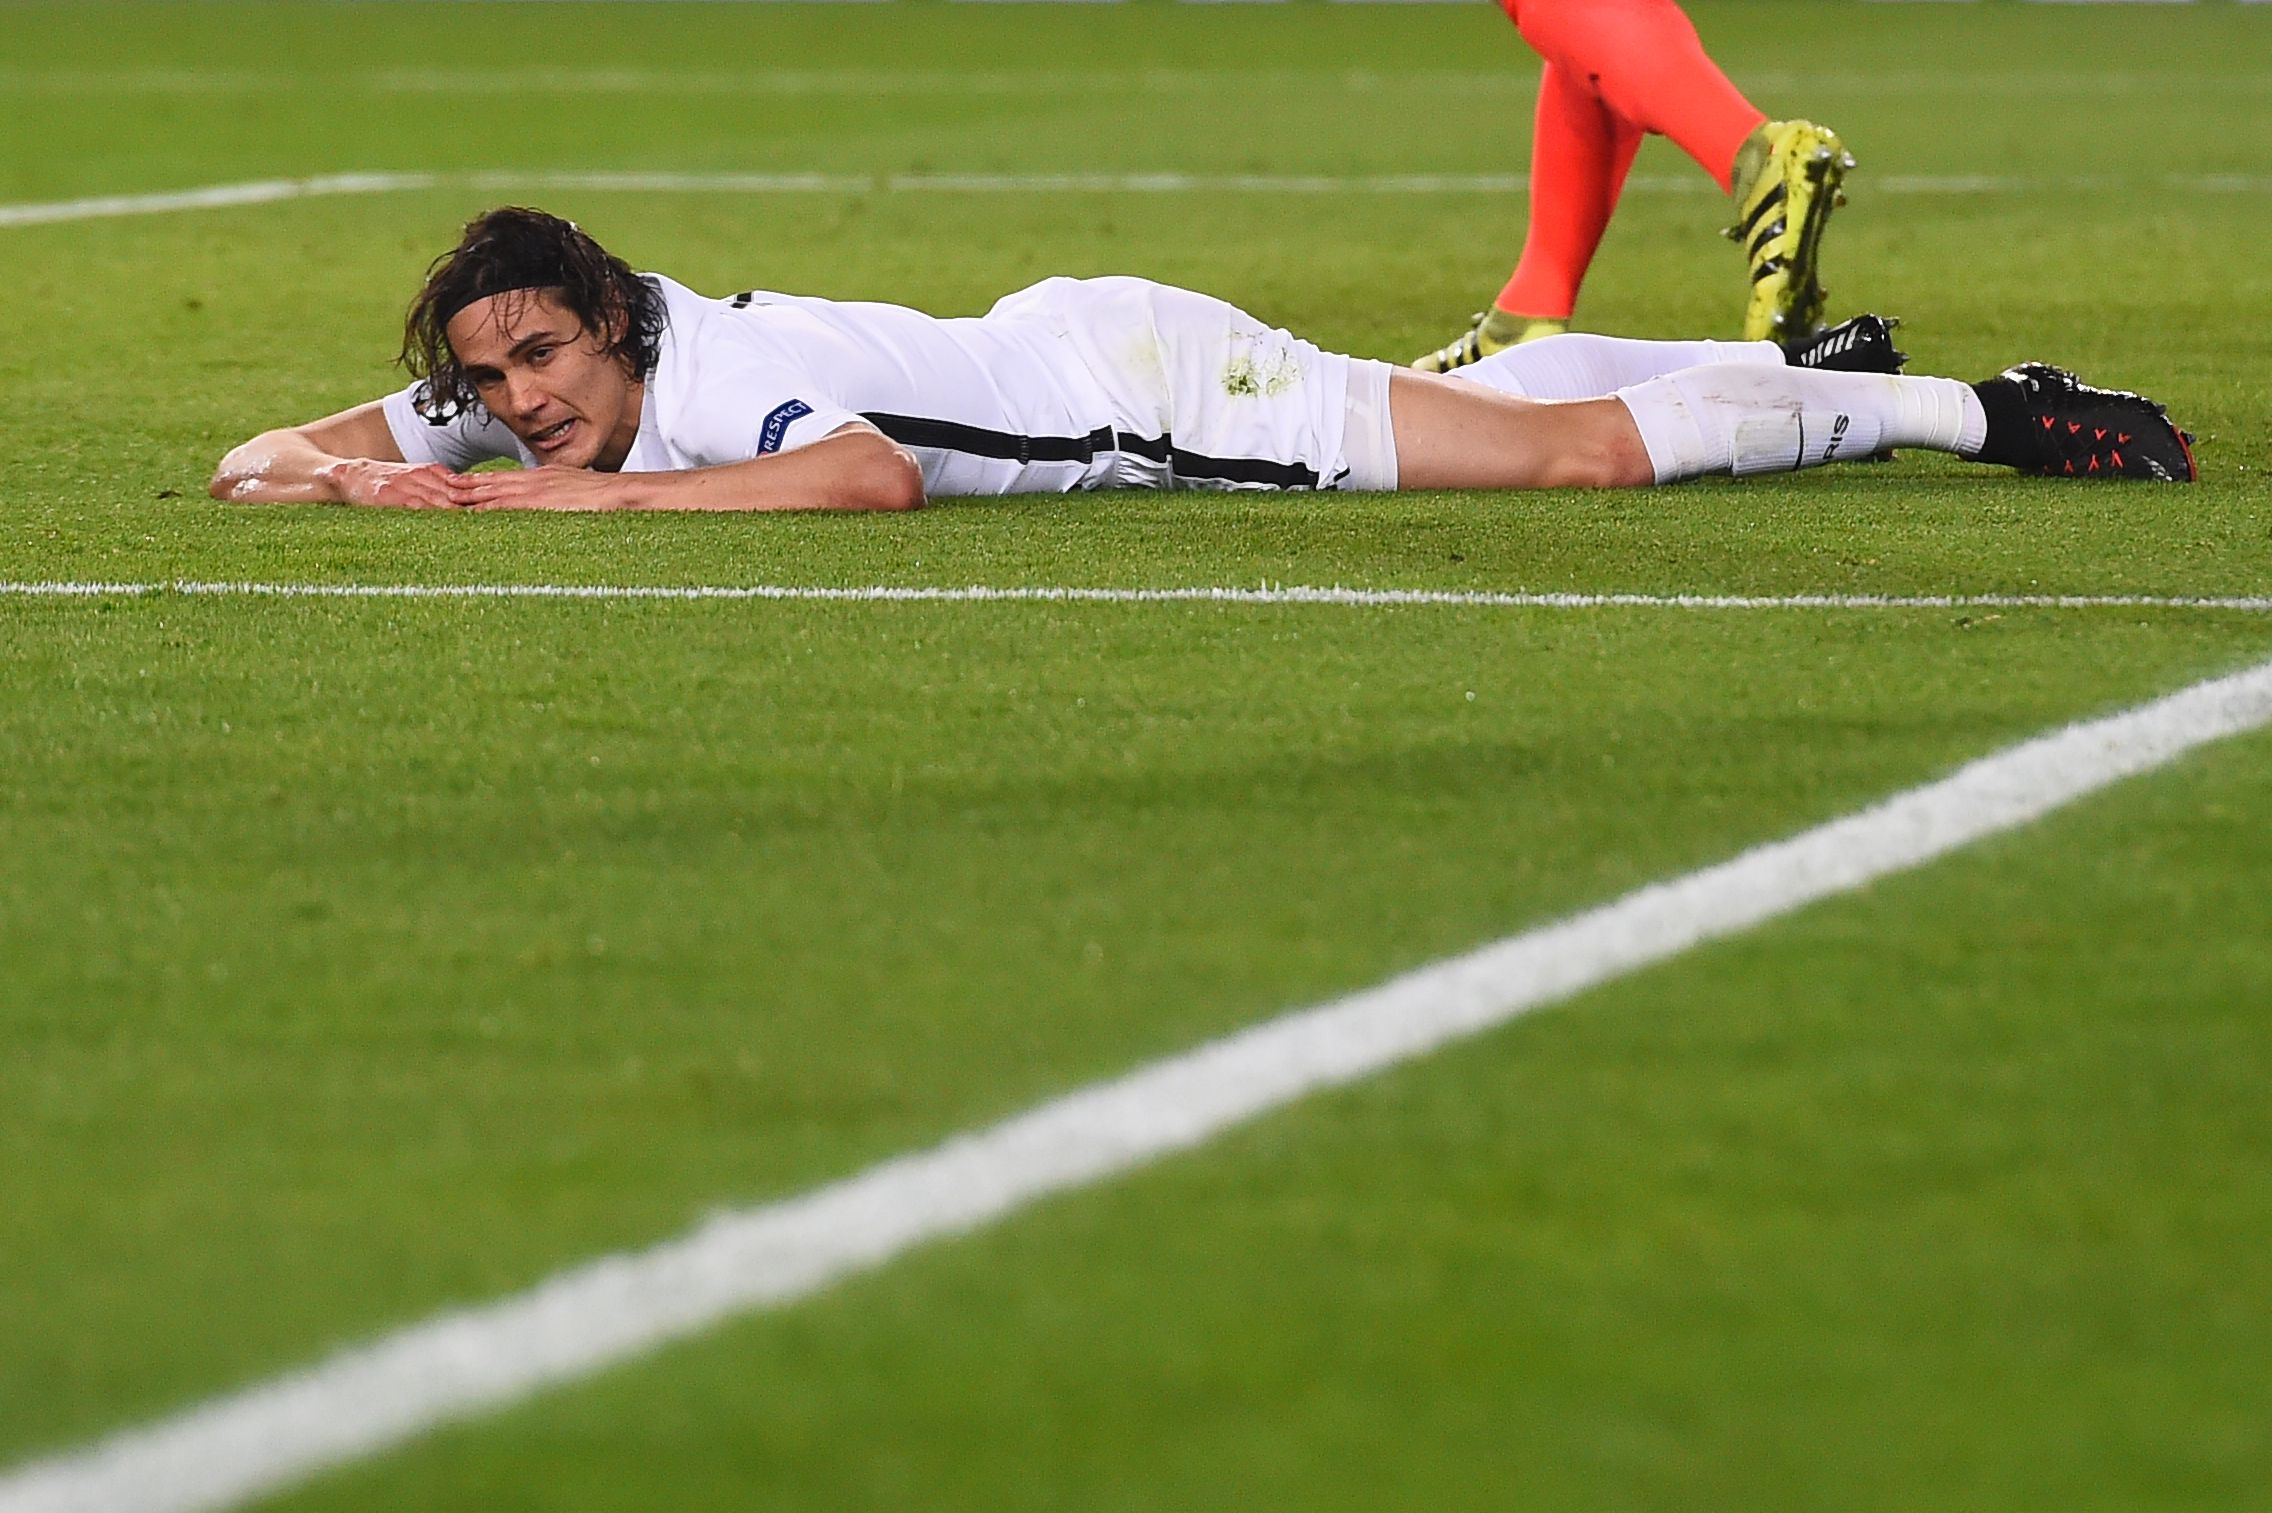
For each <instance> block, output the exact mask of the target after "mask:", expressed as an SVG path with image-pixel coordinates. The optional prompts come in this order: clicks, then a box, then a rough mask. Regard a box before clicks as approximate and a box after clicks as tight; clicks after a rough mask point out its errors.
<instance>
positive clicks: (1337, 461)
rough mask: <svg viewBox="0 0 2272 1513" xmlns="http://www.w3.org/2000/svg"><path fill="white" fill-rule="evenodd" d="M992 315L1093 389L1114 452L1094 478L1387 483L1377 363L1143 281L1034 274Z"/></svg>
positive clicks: (1210, 484) (1216, 483) (1330, 485)
mask: <svg viewBox="0 0 2272 1513" xmlns="http://www.w3.org/2000/svg"><path fill="white" fill-rule="evenodd" d="M996 317H1001V318H1004V319H1020V320H1025V319H1033V320H1041V321H1046V322H1047V323H1048V324H1049V325H1050V326H1051V327H1052V328H1053V329H1054V330H1056V331H1057V332H1058V333H1059V334H1061V335H1062V336H1063V337H1064V338H1065V339H1066V340H1067V342H1068V343H1069V344H1070V346H1071V347H1072V349H1073V351H1074V353H1075V354H1076V355H1077V356H1078V357H1079V359H1080V361H1081V364H1082V366H1083V367H1085V368H1086V369H1087V370H1088V372H1089V374H1090V375H1091V376H1092V377H1093V378H1094V379H1095V380H1096V383H1097V386H1098V388H1099V389H1101V390H1102V391H1103V394H1104V397H1105V399H1106V400H1107V401H1108V402H1109V404H1110V406H1111V409H1112V412H1113V416H1114V422H1113V429H1114V432H1115V433H1116V443H1115V454H1116V455H1115V457H1114V459H1113V463H1112V469H1111V472H1110V475H1109V476H1108V477H1105V478H1101V479H1099V480H1098V482H1097V484H1096V485H1095V486H1099V487H1105V488H1156V489H1391V488H1394V487H1396V454H1395V446H1394V442H1393V440H1391V439H1390V437H1389V432H1388V374H1389V369H1388V365H1387V364H1385V363H1378V362H1368V361H1365V360H1363V359H1359V358H1351V357H1344V356H1342V355H1341V354H1340V353H1338V352H1327V351H1323V350H1321V349H1320V348H1318V347H1317V346H1315V345H1313V344H1312V343H1310V342H1306V341H1304V340H1302V339H1301V338H1300V337H1298V336H1294V335H1292V334H1291V333H1289V332H1286V331H1282V330H1279V329H1277V328H1275V327H1272V326H1266V325H1264V324H1263V323H1262V322H1261V321H1259V320H1257V319H1256V318H1255V317H1253V316H1251V315H1249V314H1247V313H1246V312H1245V311H1244V310H1241V309H1239V308H1238V307H1237V306H1235V305H1231V304H1227V303H1225V302H1224V301H1222V300H1219V299H1215V298H1213V297H1212V296H1209V295H1205V294H1195V293H1193V292H1192V291H1190V290H1188V289H1178V288H1175V287H1173V286H1172V285H1168V284H1155V283H1153V282H1151V281H1150V280H1149V279H1140V278H1091V279H1072V278H1052V279H1046V280H1044V281H1042V282H1041V283H1038V284H1035V285H1034V286H1033V287H1032V288H1030V289H1021V290H1019V291H1018V292H1017V293H1015V294H1012V295H1009V296H1007V297H1006V298H1004V299H1003V300H1002V301H1001V302H1000V303H998V304H996V305H995V306H994V308H993V309H992V310H990V311H988V312H987V318H988V319H989V320H992V319H994V318H996Z"/></svg>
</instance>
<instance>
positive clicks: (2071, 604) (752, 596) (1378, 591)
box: [0, 578, 2272, 614]
mask: <svg viewBox="0 0 2272 1513" xmlns="http://www.w3.org/2000/svg"><path fill="white" fill-rule="evenodd" d="M168 594H177V595H182V596H184V597H188V598H222V599H445V600H447V599H568V600H609V599H631V600H663V601H674V600H675V601H692V600H781V601H787V602H791V603H798V602H803V603H817V604H843V603H854V604H1236V605H1299V604H1319V605H1339V606H1343V607H1346V608H1356V609H1399V608H1428V607H1438V608H1449V609H1673V610H1775V609H1788V610H1805V609H1831V610H1882V609H1964V610H1970V609H1978V610H1998V609H2012V610H2021V609H2155V610H2229V611H2238V612H2242V613H2249V614H2265V613H2272V595H2265V594H2221V595H2220V594H1641V593H1546V592H1539V593H1530V592H1520V591H1511V590H1497V589H1456V588H1443V589H1439V588H1344V587H1341V586H1340V585H1338V584H1334V585H1307V584H1298V583H1297V584H1260V585H1257V586H1255V587H1252V588H1246V587H1238V586H1234V585H1221V586H1197V587H1181V588H1172V587H1171V588H1111V587H1098V588H1091V587H1080V586H1073V585H1056V584H1038V585H1035V584H1028V585H1016V584H1013V585H1006V586H995V585H990V584H982V583H972V584H961V585H946V584H901V583H873V584H854V585H836V584H798V583H746V584H675V583H654V584H649V583H226V582H203V581H199V580H196V579H189V578H177V579H173V580H170V581H163V582H146V583H104V582H70V581H55V582H29V581H27V582H0V599H139V598H152V597H157V596H162V595H168Z"/></svg>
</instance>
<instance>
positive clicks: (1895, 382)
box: [1389, 363, 2196, 489]
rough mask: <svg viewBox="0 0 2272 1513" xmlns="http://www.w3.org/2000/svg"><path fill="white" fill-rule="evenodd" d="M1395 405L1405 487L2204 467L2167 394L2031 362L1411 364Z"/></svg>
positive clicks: (2154, 472)
mask: <svg viewBox="0 0 2272 1513" xmlns="http://www.w3.org/2000/svg"><path fill="white" fill-rule="evenodd" d="M1389 404H1390V414H1391V420H1392V424H1393V428H1394V436H1395V444H1396V465H1397V466H1396V476H1397V483H1398V486H1399V487H1400V488H1408V489H1414V488H1556V487H1599V488H1617V487H1632V486H1637V485H1640V484H1647V483H1672V482H1675V481H1678V480H1680V479H1684V478H1700V477H1705V476H1709V475H1712V474H1733V475H1735V476H1737V477H1744V476H1748V475H1751V474H1756V473H1769V472H1793V471H1796V470H1798V469H1801V468H1810V467H1818V466H1820V465H1822V464H1823V463H1826V462H1834V461H1839V460H1842V459H1843V460H1851V459H1856V458H1861V457H1867V456H1869V455H1870V454H1871V453H1873V452H1875V451H1878V450H1881V449H1885V448H1893V447H1911V448H1922V449H1925V450H1930V451H1940V452H1948V453H1951V454H1953V455H1955V456H1958V457H1965V458H1970V459H1972V460H1975V461H1979V462H1985V463H1992V464H2000V465H2003V466H2009V467H2015V468H2018V469H2020V470H2021V471H2023V472H2032V473H2044V474H2052V475H2063V476H2070V477H2099V478H2112V477H2130V478H2158V479H2163V480H2169V481H2190V480H2191V479H2192V478H2194V477H2195V476H2196V471H2195V468H2194V464H2193V457H2192V452H2191V448H2190V447H2189V446H2188V444H2187V440H2186V438H2185V436H2184V433H2182V432H2180V431H2178V430H2177V428H2176V427H2174V426H2172V425H2171V424H2170V423H2169V421H2168V419H2167V418H2166V416H2165V415H2164V414H2163V412H2162V409H2161V407H2160V406H2159V405H2156V404H2154V403H2153V402H2152V401H2150V400H2147V399H2144V398H2142V397H2141V396H2139V395H2135V394H2127V393H2120V392H2112V391H2107V390H2101V389H2093V388H2091V387H2089V386H2088V385H2085V384H2083V383H2081V382H2080V381H2079V380H2077V379H2075V378H2074V377H2073V375H2071V374H2067V373H2063V372H2061V371H2060V370H2058V369H2052V368H2045V367H2042V366H2040V365H2033V364H2031V365H2028V366H2026V367H2022V368H2015V369H2012V370H2010V371H2008V372H2006V373H2004V374H2001V375H1999V376H1998V377H1996V378H1993V379H1990V380H1988V381H1987V382H1985V383H1981V384H1967V383H1960V382H1958V381H1957V380H1955V379H1948V378H1922V377H1919V378H1909V377H1902V376H1899V375H1895V374H1883V373H1840V372H1825V371H1822V370H1819V369H1812V368H1792V367H1777V366H1771V365H1767V364H1761V363H1721V364H1716V365H1714V366H1711V367H1701V368H1689V369H1684V370H1682V371H1680V372H1677V373H1670V374H1666V375H1664V376H1662V377H1658V378H1652V379H1650V380H1648V381H1646V382H1644V383H1641V384H1636V385H1634V386H1632V387H1630V388H1627V389H1623V390H1620V391H1619V392H1618V393H1617V394H1616V395H1615V396H1613V397H1611V398H1608V399H1594V400H1579V401H1574V402H1569V403H1541V402H1538V401H1533V400H1524V399H1518V398H1515V397H1513V396H1511V395H1505V394H1500V393H1498V392H1496V391H1492V390H1488V389H1485V388H1484V387H1483V386H1481V385H1478V384H1473V383H1468V382H1465V381H1462V380H1460V379H1457V378H1448V377H1439V376H1436V375H1432V374H1421V373H1409V372H1400V373H1398V374H1396V375H1395V376H1394V378H1393V380H1392V384H1391V388H1390V396H1389Z"/></svg>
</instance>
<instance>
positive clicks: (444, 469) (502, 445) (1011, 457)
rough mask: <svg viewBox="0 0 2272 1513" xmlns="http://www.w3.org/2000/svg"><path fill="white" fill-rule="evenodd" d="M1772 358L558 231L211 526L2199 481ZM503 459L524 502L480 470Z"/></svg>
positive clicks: (2100, 404)
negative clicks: (1415, 327) (1974, 474)
mask: <svg viewBox="0 0 2272 1513" xmlns="http://www.w3.org/2000/svg"><path fill="white" fill-rule="evenodd" d="M1821 340H1822V341H1824V342H1826V343H1833V344H1837V354H1836V358H1835V360H1836V361H1840V362H1849V363H1853V364H1857V365H1861V366H1867V367H1872V368H1876V369H1879V370H1881V371H1857V372H1841V371H1829V370H1822V369H1815V368H1800V367H1792V366H1786V364H1785V359H1784V354H1783V351H1782V349H1781V348H1779V347H1777V346H1776V345H1775V344H1774V343H1772V342H1709V341H1702V342H1646V341H1627V340H1621V339H1617V338H1612V337H1602V336H1576V335H1572V336H1557V337H1552V338H1549V339H1547V340H1544V341H1538V342H1531V343H1527V344H1525V345H1523V346H1520V347H1514V348H1510V349H1509V350H1507V351H1505V352H1502V353H1499V354H1498V355H1497V356H1494V357H1490V358H1486V359H1485V360H1483V361H1482V362H1479V363H1475V364H1473V365H1471V366H1469V367H1466V368H1463V369H1461V370H1460V374H1459V376H1456V377H1446V376H1440V375H1436V374H1429V373H1416V372H1413V371H1411V370H1409V369H1403V368H1395V367H1391V366H1390V365H1388V364H1386V363H1381V362H1371V361H1366V360H1364V359H1360V358H1351V357H1344V356H1341V355H1339V354H1337V353H1332V352H1325V351H1321V350H1319V349H1318V348H1317V347H1314V346H1312V345H1310V344H1309V343H1308V342H1305V341H1302V340H1301V339H1299V338H1298V337H1294V336H1290V335H1288V334H1287V333H1286V332H1284V331H1277V330H1272V329H1271V328H1270V327H1268V326H1265V325H1264V324H1262V322H1260V321H1258V320H1256V319H1254V318H1253V317H1252V316H1249V315H1247V314H1245V313H1244V312H1242V311H1240V310H1237V309H1234V308H1233V307H1232V306H1230V305H1227V304H1225V303H1223V302H1222V301H1221V300H1217V299H1211V298H1209V297H1207V296H1205V295H1201V294H1193V293H1191V292H1189V291H1187V290H1182V289H1174V288H1169V287H1167V286H1165V285H1161V284H1154V283H1149V282H1147V281H1145V280H1142V279H1133V278H1100V279H1087V280H1074V279H1061V278H1060V279H1048V280H1045V281H1044V282H1042V283H1039V284H1036V285H1034V286H1033V287H1032V288H1030V289H1026V290H1023V291H1021V292H1019V293H1017V294H1013V295H1010V296H1009V297H1008V298H1006V299H1004V300H1002V301H1001V302H1000V303H998V304H996V305H995V306H994V308H993V309H992V310H990V311H989V312H987V314H985V315H984V316H981V317H976V318H966V319H956V320H941V319H937V318H934V317H932V316H929V315H924V314H922V313H920V312H918V311H915V310H909V309H906V308H904V307H901V306H898V305H882V304H855V303H845V302H839V301H834V300H824V299H806V298H798V297H795V296H790V295H780V294H762V293H755V292H752V293H746V294H737V295H735V296H734V297H732V298H731V299H723V300H719V299H707V298H704V297H703V296H701V295H698V294H695V293H694V292H693V291H691V290H689V289H686V288H684V287H682V286H680V285H678V284H676V283H673V282H671V281H670V280H669V279H666V278H660V277H657V276H655V275H653V274H647V275H640V274H635V273H633V272H632V271H631V269H630V268H629V267H628V266H626V265H625V264H624V263H623V262H622V261H621V260H619V259H617V258H615V257H612V256H610V255H609V254H608V253H606V252H605V251H603V250H602V249H601V248H600V247H599V246H598V244H597V243H595V242H593V241H592V239H591V238H590V237H588V236H587V235H585V234H584V233H583V232H582V231H581V230H579V229H578V228H576V227H575V226H574V225H572V224H570V223H569V222H567V221H563V220H560V219H559V218H557V217H555V216H550V215H546V214H543V213H542V212H539V211H534V210H522V209H504V210H495V211H491V212H489V213H488V214H486V215H483V216H481V217H479V218H477V219H476V220H474V221H473V222H472V223H471V224H469V225H468V226H467V227H466V231H465V236H464V238H463V239H462V240H461V241H460V242H459V244H458V245H457V247H456V248H455V249H453V250H452V251H450V252H449V253H446V254H445V255H443V256H442V257H441V258H439V259H437V260H436V262H435V264H434V266H433V268H432V270H431V271H430V273H429V274H428V277H427V281H426V287H425V288H424V289H423V290H422V291H420V293H419V295H418V298H417V299H416V301H415V302H413V304H412V305H411V308H410V314H409V319H408V321H407V334H406V336H405V340H404V346H403V360H404V363H405V365H406V366H407V367H408V368H409V369H410V370H411V372H412V373H413V374H414V375H416V381H415V382H413V383H412V384H411V385H410V386H409V387H408V388H406V389H403V390H402V391H400V392H399V393H395V394H391V395H389V396H387V397H386V398H384V399H378V400H373V401H372V402H370V403H368V404H365V405H361V406H358V407H356V408H355V409H352V410H347V411H344V412H342V413H341V414H338V415H333V416H331V417H329V418H327V419H324V420H318V421H313V422H311V423H309V424H307V425H303V426H297V427H293V428H290V429H286V430H277V431H269V432H266V433H265V434H263V435H260V436H257V437H255V438H253V439H252V440H251V441H248V442H246V443H245V444H244V445H242V446H240V447H238V448H237V449H236V450H234V451H232V452H231V453H229V455H228V456H226V457H224V458H223V459H222V460H221V465H220V468H219V471H218V472H217V473H216V474H215V476H214V479H213V485H212V491H213V494H214V496H215V497H216V498H220V499H232V500H243V501H248V502H277V503H303V502H320V501H329V502H338V503H344V504H366V505H399V506H408V507H423V508H451V507H465V508H473V509H548V510H616V509H687V510H710V509H715V510H773V509H848V510H890V509H909V508H912V507H914V506H916V505H918V504H921V503H922V502H923V501H924V500H925V499H926V498H929V497H946V496H955V495H973V494H1024V493H1065V492H1069V491H1072V490H1075V489H1102V488H1193V489H1240V488H1260V489H1396V488H1404V489H1469V488H1479V489H1526V488H1565V487H1624V486H1629V485H1641V484H1651V483H1670V482H1672V481H1674V480H1676V479H1681V478H1695V477H1699V476H1702V475H1705V474H1714V473H1734V474H1738V475H1742V474H1749V473H1768V472H1789V471H1791V470H1793V469H1796V468H1804V467H1813V466H1815V465H1817V464H1820V463H1825V462H1830V461H1833V460H1839V459H1847V458H1858V457H1868V456H1869V455H1871V454H1872V453H1873V452H1876V451H1879V450H1881V449H1884V448H1889V447H1926V448H1931V449H1934V450H1937V451H1943V452H1953V453H1955V454H1956V455H1958V456H1961V457H1969V458H1973V459H1975V460H1978V461H1981V462H1987V463H2001V464H2005V465H2008V466H2012V467H2016V468H2019V469H2021V470H2022V471H2024V472H2031V473H2048V474H2057V475H2073V476H2077V477H2098V478H2112V477H2132V478H2160V479H2170V480H2178V479H2182V480H2187V481H2190V480H2191V479H2192V478H2193V477H2194V476H2195V471H2194V466H2193V458H2192V453H2191V450H2190V448H2189V447H2188V445H2187V441H2188V438H2186V437H2185V436H2184V435H2183V434H2182V433H2180V432H2179V431H2178V430H2177V429H2176V428H2175V427H2173V426H2172V425H2170V423H2169V422H2168V420H2166V419H2165V418H2164V417H2163V413H2162V409H2161V407H2160V406H2159V405H2156V404H2154V403H2152V402H2151V401H2149V400H2146V399H2143V398H2141V397H2139V396H2137V395H2134V394H2121V393H2112V392H2108V391H2105V390H2100V389H2093V388H2090V387H2088V386H2086V385H2084V384H2082V383H2080V382H2078V381H2077V380H2076V379H2075V378H2073V377H2072V376H2071V375H2069V374H2066V373H2063V372H2061V371H2060V370H2058V369H2056V368H2049V367H2044V366H2042V365H2040V364H2028V365H2026V366H2023V367H2018V368H2013V369H2010V370H2009V371H2007V372H2005V373H2003V374H2001V375H1999V376H1998V377H1995V378H1992V379H1989V380H1988V381H1987V382H1985V383H1980V384H1965V383H1959V382H1957V381H1955V380H1953V379H1946V378H1907V377H1901V376H1898V374H1897V372H1895V371H1894V370H1897V369H1898V368H1899V366H1900V362H1901V354H1899V353H1898V352H1895V351H1894V350H1893V345H1892V342H1891V340H1890V339H1889V337H1888V335H1887V333H1886V329H1885V323H1884V322H1882V321H1879V320H1877V319H1876V318H1875V317H1859V318H1858V319H1857V320H1856V321H1855V322H1850V323H1848V325H1846V326H1841V327H1839V328H1837V329H1836V330H1834V331H1832V332H1828V333H1825V335H1824V336H1823V337H1822V338H1821ZM498 458H513V459H517V460H518V461H519V462H520V464H521V468H520V470H518V471H498V470H491V471H484V472H479V473H468V472H466V471H465V470H466V469H469V468H472V467H473V466H475V465H476V464H477V463H481V462H486V461H489V460H491V459H498Z"/></svg>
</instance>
